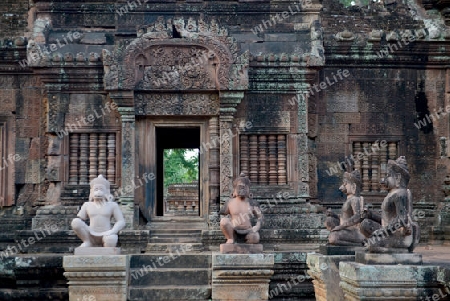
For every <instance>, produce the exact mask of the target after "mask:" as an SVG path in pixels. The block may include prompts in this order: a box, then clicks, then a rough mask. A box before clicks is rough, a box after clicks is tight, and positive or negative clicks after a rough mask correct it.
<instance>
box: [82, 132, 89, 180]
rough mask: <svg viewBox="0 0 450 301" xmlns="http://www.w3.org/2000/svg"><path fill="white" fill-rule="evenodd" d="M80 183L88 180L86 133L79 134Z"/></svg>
mask: <svg viewBox="0 0 450 301" xmlns="http://www.w3.org/2000/svg"><path fill="white" fill-rule="evenodd" d="M80 184H81V185H85V184H89V182H88V134H80Z"/></svg>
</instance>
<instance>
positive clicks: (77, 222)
mask: <svg viewBox="0 0 450 301" xmlns="http://www.w3.org/2000/svg"><path fill="white" fill-rule="evenodd" d="M84 225H86V224H85V222H83V221H82V220H81V218H78V217H77V218H74V219H73V220H72V223H71V226H72V229H73V230H74V231H78V230H81V229H82V228H83V227H84Z"/></svg>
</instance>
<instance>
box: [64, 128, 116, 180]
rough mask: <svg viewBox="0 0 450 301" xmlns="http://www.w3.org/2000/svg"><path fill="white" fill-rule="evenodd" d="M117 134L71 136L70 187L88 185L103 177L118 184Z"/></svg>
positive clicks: (72, 134) (76, 134) (80, 134)
mask: <svg viewBox="0 0 450 301" xmlns="http://www.w3.org/2000/svg"><path fill="white" fill-rule="evenodd" d="M117 148H118V147H117V133H116V132H108V133H71V134H70V135H69V152H70V155H69V181H68V184H69V185H88V184H89V182H90V181H91V180H92V179H94V178H96V177H97V176H98V175H100V174H101V175H103V176H104V177H105V178H106V179H107V180H108V181H110V183H111V184H112V185H114V184H116V183H117V179H118V172H117V165H118V163H117Z"/></svg>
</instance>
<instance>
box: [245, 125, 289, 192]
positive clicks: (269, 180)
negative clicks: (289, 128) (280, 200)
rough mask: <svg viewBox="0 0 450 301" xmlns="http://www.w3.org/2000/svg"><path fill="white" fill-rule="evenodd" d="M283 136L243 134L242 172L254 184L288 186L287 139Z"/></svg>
mask: <svg viewBox="0 0 450 301" xmlns="http://www.w3.org/2000/svg"><path fill="white" fill-rule="evenodd" d="M286 136H287V135H285V134H283V135H280V134H250V135H249V134H241V135H240V136H239V139H240V141H239V142H240V148H239V155H240V156H239V157H240V172H243V173H245V174H246V175H248V176H249V178H250V181H251V182H252V184H259V185H286V183H287V171H286V138H287V137H286Z"/></svg>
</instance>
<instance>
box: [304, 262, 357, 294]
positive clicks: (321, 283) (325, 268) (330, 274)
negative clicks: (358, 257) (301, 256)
mask: <svg viewBox="0 0 450 301" xmlns="http://www.w3.org/2000/svg"><path fill="white" fill-rule="evenodd" d="M353 260H355V256H354V255H333V256H331V255H322V254H315V253H308V256H307V258H306V262H307V264H308V267H309V271H308V274H309V275H311V277H312V278H313V284H314V291H315V294H316V300H318V301H342V300H344V292H343V291H342V289H341V288H340V287H339V283H340V281H341V278H340V277H339V262H346V261H353Z"/></svg>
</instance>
